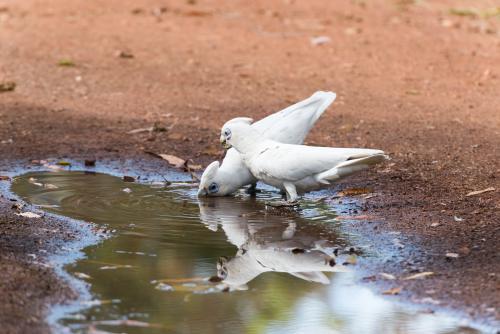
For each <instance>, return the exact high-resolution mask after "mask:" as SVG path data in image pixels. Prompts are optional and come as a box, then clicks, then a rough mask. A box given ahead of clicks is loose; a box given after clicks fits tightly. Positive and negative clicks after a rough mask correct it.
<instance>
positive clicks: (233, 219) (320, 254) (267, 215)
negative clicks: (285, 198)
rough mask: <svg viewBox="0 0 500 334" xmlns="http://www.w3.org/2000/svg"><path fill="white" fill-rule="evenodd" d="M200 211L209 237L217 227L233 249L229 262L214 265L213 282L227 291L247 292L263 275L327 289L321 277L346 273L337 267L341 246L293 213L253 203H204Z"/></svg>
mask: <svg viewBox="0 0 500 334" xmlns="http://www.w3.org/2000/svg"><path fill="white" fill-rule="evenodd" d="M199 208H200V218H201V222H202V223H203V224H205V225H206V227H207V228H208V229H210V230H212V231H217V230H218V228H219V227H220V228H221V229H222V230H223V231H224V233H225V234H226V237H227V240H228V241H229V242H230V243H231V244H233V245H235V246H236V247H237V248H238V250H237V252H236V254H235V255H234V256H232V257H220V258H219V260H218V261H217V277H216V278H217V279H218V280H220V281H221V282H222V283H224V284H225V285H227V286H228V287H229V288H230V289H236V290H244V289H247V284H248V283H249V282H250V281H252V280H253V279H254V278H256V277H257V276H259V275H260V274H262V273H265V272H281V273H288V274H290V275H292V276H295V277H297V278H300V279H303V280H306V281H310V282H316V283H321V284H329V283H330V279H329V277H328V276H327V275H326V274H325V272H343V271H346V269H345V267H344V266H342V265H340V264H338V263H337V261H336V255H337V249H338V247H339V246H341V245H340V244H339V242H340V240H338V237H337V235H336V234H335V232H334V231H333V228H332V227H331V226H327V225H326V226H325V225H324V223H314V222H311V221H307V220H306V219H304V218H302V217H301V216H300V214H299V213H297V212H294V211H289V210H287V211H285V212H273V211H267V210H266V209H265V205H264V203H263V202H261V201H259V199H255V198H237V199H235V198H216V199H212V198H206V199H203V200H202V201H200V203H199ZM342 246H343V245H342ZM216 278H214V279H216Z"/></svg>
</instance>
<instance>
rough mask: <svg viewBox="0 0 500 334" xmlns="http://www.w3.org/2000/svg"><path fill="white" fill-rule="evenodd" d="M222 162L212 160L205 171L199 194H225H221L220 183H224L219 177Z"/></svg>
mask: <svg viewBox="0 0 500 334" xmlns="http://www.w3.org/2000/svg"><path fill="white" fill-rule="evenodd" d="M219 168H220V163H219V162H218V161H214V162H212V163H211V164H210V165H208V167H207V168H206V169H205V171H204V172H203V175H202V176H201V180H200V186H199V188H198V196H224V194H222V195H221V194H220V190H221V189H220V185H221V184H224V182H221V180H219V179H220V177H218V176H219V175H218V174H219V173H218V171H219Z"/></svg>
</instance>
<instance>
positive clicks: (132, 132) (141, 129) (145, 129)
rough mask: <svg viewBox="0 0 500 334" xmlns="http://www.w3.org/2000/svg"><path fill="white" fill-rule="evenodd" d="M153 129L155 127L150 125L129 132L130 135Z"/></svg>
mask: <svg viewBox="0 0 500 334" xmlns="http://www.w3.org/2000/svg"><path fill="white" fill-rule="evenodd" d="M153 130H154V127H152V126H150V127H149V128H139V129H134V130H130V131H129V132H127V133H128V134H129V135H133V134H136V133H143V132H153Z"/></svg>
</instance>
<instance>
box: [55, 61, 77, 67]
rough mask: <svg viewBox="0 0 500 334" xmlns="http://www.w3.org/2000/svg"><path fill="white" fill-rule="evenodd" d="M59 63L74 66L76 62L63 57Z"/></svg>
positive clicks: (59, 64)
mask: <svg viewBox="0 0 500 334" xmlns="http://www.w3.org/2000/svg"><path fill="white" fill-rule="evenodd" d="M57 65H58V66H62V67H74V66H75V63H74V62H73V61H72V60H71V59H61V60H59V61H58V62H57Z"/></svg>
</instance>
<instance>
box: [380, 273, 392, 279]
mask: <svg viewBox="0 0 500 334" xmlns="http://www.w3.org/2000/svg"><path fill="white" fill-rule="evenodd" d="M379 275H380V276H381V277H382V278H385V279H390V280H394V279H396V276H394V275H391V274H387V273H379Z"/></svg>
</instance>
